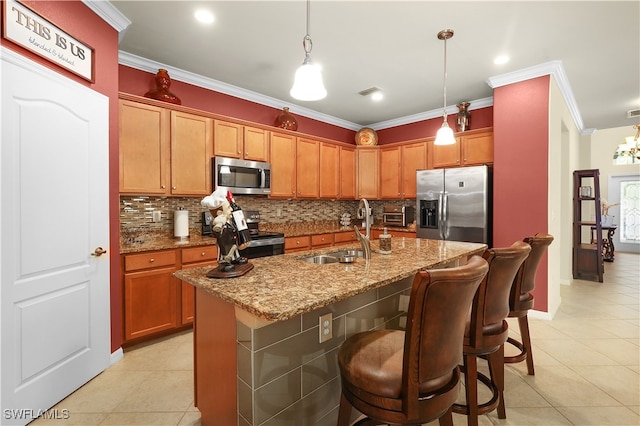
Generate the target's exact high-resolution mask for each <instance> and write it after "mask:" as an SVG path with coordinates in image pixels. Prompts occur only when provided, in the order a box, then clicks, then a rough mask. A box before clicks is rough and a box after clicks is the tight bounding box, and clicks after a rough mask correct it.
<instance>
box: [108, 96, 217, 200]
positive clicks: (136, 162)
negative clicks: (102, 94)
mask: <svg viewBox="0 0 640 426" xmlns="http://www.w3.org/2000/svg"><path fill="white" fill-rule="evenodd" d="M211 129H212V120H211V119H210V118H207V117H202V116H198V115H194V114H187V113H184V112H179V111H170V110H167V109H165V108H161V107H156V106H152V105H146V104H142V103H137V102H132V101H128V100H120V129H119V133H120V162H119V170H120V192H121V193H132V194H163V195H206V194H209V193H210V192H211V166H210V162H211V156H212V152H213V141H212V130H211Z"/></svg>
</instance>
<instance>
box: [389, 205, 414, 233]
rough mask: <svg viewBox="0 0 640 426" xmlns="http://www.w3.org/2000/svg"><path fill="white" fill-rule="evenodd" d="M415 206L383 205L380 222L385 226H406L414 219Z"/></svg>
mask: <svg viewBox="0 0 640 426" xmlns="http://www.w3.org/2000/svg"><path fill="white" fill-rule="evenodd" d="M415 212H416V210H415V207H413V206H384V207H383V209H382V222H383V224H384V225H385V226H399V227H403V228H404V227H407V226H409V225H410V224H412V223H413V221H414V220H415Z"/></svg>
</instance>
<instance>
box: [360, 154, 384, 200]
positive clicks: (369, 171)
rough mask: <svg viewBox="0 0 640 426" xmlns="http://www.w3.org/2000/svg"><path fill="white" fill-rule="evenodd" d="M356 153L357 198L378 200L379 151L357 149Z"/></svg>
mask: <svg viewBox="0 0 640 426" xmlns="http://www.w3.org/2000/svg"><path fill="white" fill-rule="evenodd" d="M356 152H357V154H356V158H357V161H358V162H357V164H356V167H357V170H356V175H357V179H356V182H357V185H358V198H378V187H379V185H380V174H379V172H378V170H379V167H380V164H379V158H380V156H379V154H380V151H379V150H378V148H357V150H356Z"/></svg>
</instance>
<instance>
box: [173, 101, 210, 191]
mask: <svg viewBox="0 0 640 426" xmlns="http://www.w3.org/2000/svg"><path fill="white" fill-rule="evenodd" d="M211 129H212V120H211V119H210V118H206V117H200V116H197V115H193V114H186V113H183V112H177V111H171V193H172V194H173V195H208V194H211V191H212V189H211V156H212V155H213V137H212V132H211Z"/></svg>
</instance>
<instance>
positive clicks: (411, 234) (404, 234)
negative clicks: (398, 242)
mask: <svg viewBox="0 0 640 426" xmlns="http://www.w3.org/2000/svg"><path fill="white" fill-rule="evenodd" d="M382 234H383V231H381V230H380V229H372V230H371V238H372V239H374V240H377V239H378V238H380V235H382ZM387 234H389V235H391V236H393V237H404V238H416V233H415V232H405V231H387Z"/></svg>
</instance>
